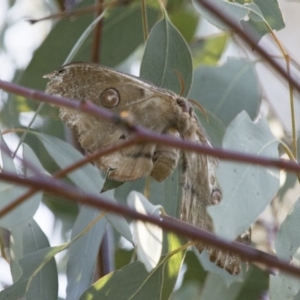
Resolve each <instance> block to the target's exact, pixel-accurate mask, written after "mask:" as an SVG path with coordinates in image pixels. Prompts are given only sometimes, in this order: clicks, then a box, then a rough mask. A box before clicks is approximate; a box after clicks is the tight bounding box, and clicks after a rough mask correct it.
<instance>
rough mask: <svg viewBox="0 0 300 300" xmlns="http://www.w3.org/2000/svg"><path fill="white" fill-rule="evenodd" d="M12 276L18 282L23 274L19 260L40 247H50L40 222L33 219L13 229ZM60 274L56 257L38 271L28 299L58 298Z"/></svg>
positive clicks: (27, 295) (29, 290)
mask: <svg viewBox="0 0 300 300" xmlns="http://www.w3.org/2000/svg"><path fill="white" fill-rule="evenodd" d="M11 241H12V242H11V249H10V250H11V257H12V259H13V261H12V264H11V271H12V276H13V278H14V282H16V281H17V280H18V279H19V278H20V277H21V275H22V269H21V268H20V266H19V264H18V262H17V261H18V260H20V259H21V258H23V257H24V256H26V255H28V254H30V253H32V252H36V251H38V250H40V249H43V248H47V247H50V244H49V242H48V239H47V237H46V235H45V234H44V232H43V231H42V230H41V228H40V227H39V226H38V224H37V223H36V222H35V221H34V220H33V219H32V220H30V221H28V222H27V223H26V224H23V225H22V226H20V227H17V228H14V229H13V230H12V231H11ZM57 294H58V276H57V268H56V263H55V260H54V259H51V260H50V261H49V262H48V263H47V265H46V266H45V267H44V268H43V269H42V270H41V271H40V272H38V273H37V275H36V276H35V277H34V278H33V280H32V282H31V284H30V286H29V288H28V290H27V292H26V297H27V299H57Z"/></svg>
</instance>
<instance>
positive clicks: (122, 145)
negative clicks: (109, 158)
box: [0, 137, 138, 218]
mask: <svg viewBox="0 0 300 300" xmlns="http://www.w3.org/2000/svg"><path fill="white" fill-rule="evenodd" d="M137 142H138V138H135V137H134V138H132V139H130V140H127V141H124V142H121V143H118V144H116V145H114V146H111V147H108V148H106V149H102V150H100V151H97V152H95V153H93V154H91V155H88V156H86V157H84V158H83V159H81V160H79V161H77V162H75V163H74V164H72V165H70V166H69V167H67V168H65V169H62V170H59V171H57V172H55V173H54V174H53V175H52V176H53V178H56V179H59V178H62V177H64V176H66V175H67V174H69V173H71V172H73V171H74V170H76V169H79V168H80V167H82V166H84V165H85V164H87V163H89V162H92V161H93V160H95V159H97V158H98V157H100V156H103V155H107V154H110V153H112V152H115V151H118V150H120V149H123V148H125V147H129V146H131V145H133V144H136V143H137ZM1 150H3V149H1ZM23 162H24V161H23ZM24 164H25V165H28V163H27V162H24ZM29 168H31V166H29ZM39 190H40V189H38V188H33V189H30V190H29V191H27V192H26V193H24V194H23V195H21V196H20V197H18V198H17V199H15V200H14V201H13V202H11V203H10V204H8V205H7V206H5V207H4V208H3V209H1V210H0V218H2V217H3V216H4V215H6V214H8V213H9V212H10V211H12V210H13V209H14V208H16V207H17V206H18V205H20V204H22V203H23V202H24V201H25V200H26V199H28V198H29V197H31V196H32V195H34V194H35V193H36V192H38V191H39Z"/></svg>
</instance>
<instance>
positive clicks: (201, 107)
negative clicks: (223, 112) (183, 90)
mask: <svg viewBox="0 0 300 300" xmlns="http://www.w3.org/2000/svg"><path fill="white" fill-rule="evenodd" d="M188 101H189V102H190V103H192V104H194V105H195V106H196V107H198V109H199V110H200V111H201V112H202V113H203V115H204V116H205V119H206V121H207V123H208V122H209V117H208V114H207V112H206V110H205V108H204V107H203V106H202V105H201V104H199V103H198V102H197V101H195V100H193V99H188Z"/></svg>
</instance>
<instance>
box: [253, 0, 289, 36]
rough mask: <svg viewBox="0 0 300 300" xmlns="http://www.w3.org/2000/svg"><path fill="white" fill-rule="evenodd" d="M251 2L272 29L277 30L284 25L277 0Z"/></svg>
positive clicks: (254, 0) (255, 0)
mask: <svg viewBox="0 0 300 300" xmlns="http://www.w3.org/2000/svg"><path fill="white" fill-rule="evenodd" d="M253 3H255V4H256V5H257V6H258V7H259V9H260V11H261V12H262V14H263V16H264V19H265V20H266V21H267V22H268V24H269V26H270V27H271V28H272V29H275V30H277V31H278V30H280V29H283V28H284V27H285V24H284V20H283V15H282V12H281V10H280V8H279V5H278V1H277V0H268V1H265V0H253Z"/></svg>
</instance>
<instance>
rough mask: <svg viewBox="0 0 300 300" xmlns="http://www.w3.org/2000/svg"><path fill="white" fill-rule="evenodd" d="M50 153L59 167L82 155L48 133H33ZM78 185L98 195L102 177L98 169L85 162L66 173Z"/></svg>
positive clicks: (67, 164)
mask: <svg viewBox="0 0 300 300" xmlns="http://www.w3.org/2000/svg"><path fill="white" fill-rule="evenodd" d="M34 134H35V136H36V137H37V138H38V139H39V140H40V141H41V143H42V144H43V145H44V147H45V148H46V150H47V152H48V153H49V154H50V156H51V157H52V159H53V160H54V161H55V162H56V164H57V165H58V166H59V167H60V168H61V169H63V168H66V167H69V166H70V165H72V164H74V163H75V162H76V161H78V160H80V159H83V158H84V156H83V155H82V154H81V153H80V152H79V151H78V150H76V149H75V148H74V147H72V146H71V145H70V144H68V143H66V142H64V141H62V140H60V139H58V138H56V137H54V136H50V135H48V134H44V133H37V132H36V133H34ZM67 176H68V177H69V178H70V179H71V180H72V181H73V182H74V183H75V184H76V185H77V186H78V187H80V188H81V189H83V190H84V191H86V192H88V193H94V194H96V195H99V192H100V189H101V186H102V185H103V179H102V178H101V176H100V174H99V172H98V170H97V169H96V167H94V166H93V165H91V164H86V165H84V166H83V167H81V168H80V169H76V170H75V171H73V172H71V173H68V175H67Z"/></svg>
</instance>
